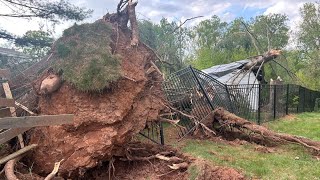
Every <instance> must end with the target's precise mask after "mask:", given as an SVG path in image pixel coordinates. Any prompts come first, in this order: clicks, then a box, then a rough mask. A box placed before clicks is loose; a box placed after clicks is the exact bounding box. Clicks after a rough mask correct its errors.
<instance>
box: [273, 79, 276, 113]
mask: <svg viewBox="0 0 320 180" xmlns="http://www.w3.org/2000/svg"><path fill="white" fill-rule="evenodd" d="M276 98H277V85H273V119H276V116H277V115H276V114H277V110H276V107H277V105H276V103H277V100H276Z"/></svg>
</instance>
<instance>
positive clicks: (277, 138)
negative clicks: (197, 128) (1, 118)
mask: <svg viewBox="0 0 320 180" xmlns="http://www.w3.org/2000/svg"><path fill="white" fill-rule="evenodd" d="M212 118H213V129H214V130H217V131H220V132H222V131H223V132H227V133H232V132H235V131H237V133H240V134H241V135H242V136H244V137H247V139H250V140H252V141H253V142H256V143H263V142H264V143H268V142H275V143H287V142H291V143H296V144H300V145H302V146H304V147H306V148H308V149H310V150H312V151H314V152H315V153H316V154H320V142H318V141H313V140H311V139H307V138H304V137H299V136H294V135H290V134H284V133H276V132H274V131H271V130H269V129H267V128H266V127H263V126H260V125H257V124H254V123H252V122H250V121H248V120H245V119H243V118H240V117H238V116H236V115H234V114H232V113H230V112H228V111H226V110H224V109H223V108H218V109H216V110H215V111H214V112H213V117H212Z"/></svg>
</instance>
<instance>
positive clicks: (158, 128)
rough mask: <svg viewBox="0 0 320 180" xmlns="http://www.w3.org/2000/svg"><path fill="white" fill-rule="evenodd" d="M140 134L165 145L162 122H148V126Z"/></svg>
mask: <svg viewBox="0 0 320 180" xmlns="http://www.w3.org/2000/svg"><path fill="white" fill-rule="evenodd" d="M139 134H140V135H141V136H143V137H145V138H147V139H148V140H150V141H152V142H154V143H156V144H161V145H164V134H163V127H162V123H161V122H147V124H146V127H145V128H144V129H143V130H142V131H140V132H139Z"/></svg>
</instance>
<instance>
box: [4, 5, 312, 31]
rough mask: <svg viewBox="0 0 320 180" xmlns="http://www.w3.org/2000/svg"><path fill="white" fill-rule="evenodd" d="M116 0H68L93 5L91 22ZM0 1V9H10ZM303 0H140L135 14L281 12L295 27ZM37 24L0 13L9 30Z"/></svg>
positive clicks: (228, 17)
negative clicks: (3, 15)
mask: <svg viewBox="0 0 320 180" xmlns="http://www.w3.org/2000/svg"><path fill="white" fill-rule="evenodd" d="M118 1H119V0H70V2H72V3H73V4H75V5H78V6H81V7H87V8H89V9H93V10H94V13H93V14H92V17H91V18H89V19H87V20H86V22H93V21H94V20H96V19H98V18H101V17H102V16H103V15H104V14H106V13H107V12H110V13H111V12H114V11H115V9H116V5H117V2H118ZM1 2H2V1H0V12H6V11H9V9H8V8H6V6H5V5H4V4H1ZM305 2H314V1H306V0H260V1H257V0H229V1H226V0H139V3H138V6H137V15H138V18H139V19H149V20H152V21H154V22H158V21H159V20H160V19H161V18H162V17H165V18H168V19H169V20H176V21H179V20H182V21H183V20H185V19H186V18H190V17H194V16H200V15H201V16H204V17H203V18H199V19H197V20H195V21H193V22H189V24H187V25H189V26H190V25H193V24H196V23H198V22H199V21H201V20H203V19H206V18H209V17H211V16H212V15H218V16H219V17H220V18H221V19H222V20H224V21H227V22H230V21H232V20H233V19H234V18H236V17H244V18H246V19H250V18H251V17H254V16H256V15H261V14H270V13H282V14H287V15H288V16H289V18H290V20H291V21H290V22H289V25H290V26H291V27H294V26H295V25H296V24H297V23H298V22H299V19H300V17H299V8H300V7H301V6H302V5H303V3H305ZM39 24H42V25H43V26H44V27H46V26H47V25H48V24H47V23H46V22H43V21H39V20H33V21H30V20H21V19H15V18H8V17H6V18H5V17H0V27H1V28H3V29H6V30H7V31H9V32H11V33H15V34H18V35H22V34H23V33H25V32H26V31H27V30H35V29H38V28H39ZM72 24H73V22H66V23H63V24H60V25H58V26H57V27H56V34H55V36H59V35H60V34H61V32H62V31H63V29H65V28H67V27H68V26H70V25H72Z"/></svg>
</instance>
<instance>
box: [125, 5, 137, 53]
mask: <svg viewBox="0 0 320 180" xmlns="http://www.w3.org/2000/svg"><path fill="white" fill-rule="evenodd" d="M137 4H138V2H137V1H136V2H133V1H132V0H129V2H128V6H127V7H128V15H129V20H130V26H131V31H132V33H131V46H134V47H136V46H138V45H139V39H140V37H139V29H138V22H137V17H136V10H135V7H136V5H137Z"/></svg>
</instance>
